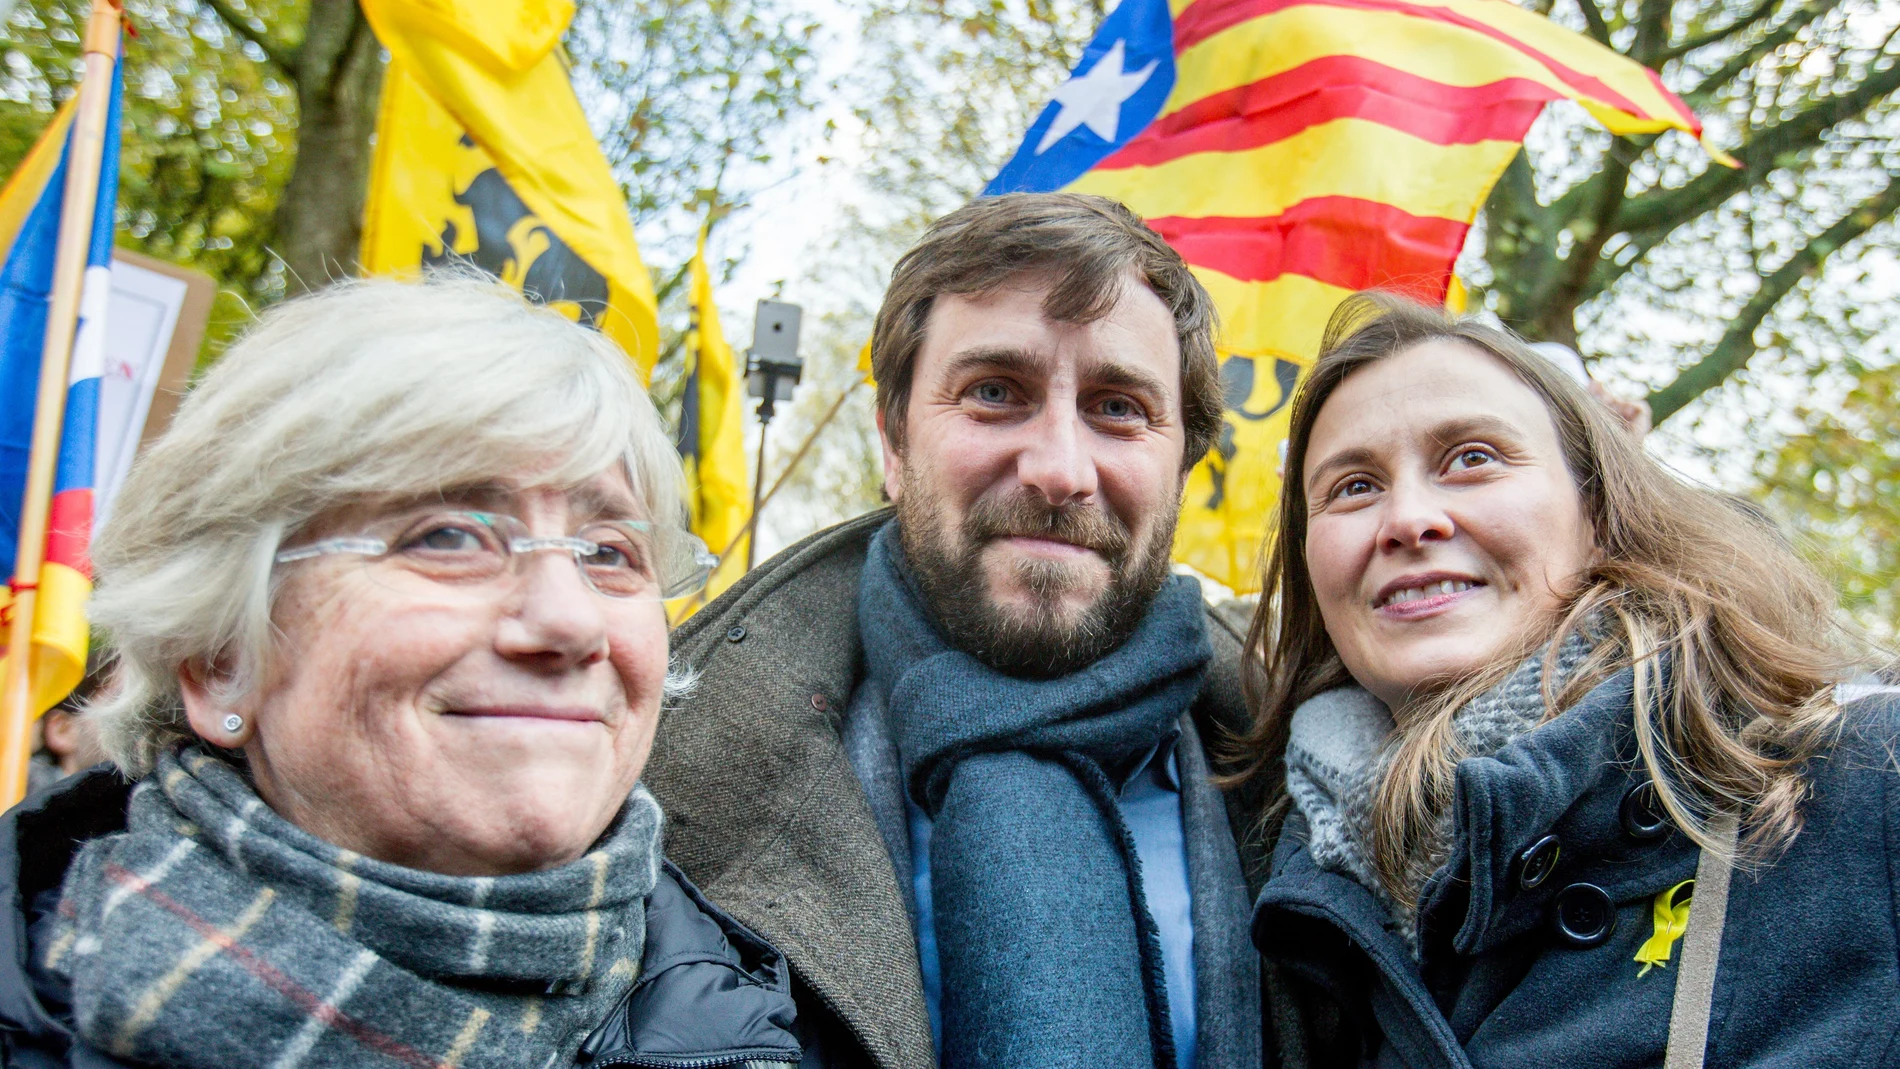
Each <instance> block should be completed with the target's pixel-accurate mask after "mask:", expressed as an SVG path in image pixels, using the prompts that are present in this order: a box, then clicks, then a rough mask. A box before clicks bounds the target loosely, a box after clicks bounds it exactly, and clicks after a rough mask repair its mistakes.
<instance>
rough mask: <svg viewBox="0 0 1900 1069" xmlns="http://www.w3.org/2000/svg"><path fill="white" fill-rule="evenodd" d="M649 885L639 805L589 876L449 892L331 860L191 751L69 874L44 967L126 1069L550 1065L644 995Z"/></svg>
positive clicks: (490, 883)
mask: <svg viewBox="0 0 1900 1069" xmlns="http://www.w3.org/2000/svg"><path fill="white" fill-rule="evenodd" d="M659 871H660V809H659V805H658V803H656V802H655V801H654V800H653V797H652V795H650V794H648V793H647V792H646V789H645V788H644V787H635V789H634V791H633V794H632V795H631V796H630V797H629V798H628V800H627V803H626V805H625V807H624V808H623V809H622V810H621V812H620V815H619V816H618V817H617V818H616V819H615V821H614V824H613V826H612V827H611V828H609V829H608V831H607V833H606V835H605V836H603V837H602V839H601V841H600V842H599V843H598V844H596V846H595V847H594V849H593V851H592V852H590V853H589V854H587V856H585V857H583V858H581V859H580V860H578V861H574V862H571V863H569V864H566V865H562V866H559V867H557V868H553V869H548V870H545V871H541V872H534V873H527V874H523V875H518V876H500V877H492V878H491V877H479V878H478V877H454V876H441V875H437V874H434V873H428V872H420V871H417V870H414V869H408V868H403V867H401V866H397V865H390V864H385V863H382V862H378V861H372V860H369V859H367V858H364V857H362V856H360V855H357V854H354V853H351V852H350V851H347V850H341V849H338V848H337V847H334V846H331V845H330V844H328V843H326V842H324V841H322V840H320V839H318V838H316V837H314V836H312V835H310V834H308V833H306V832H304V831H302V830H300V829H298V828H297V827H295V826H293V825H292V824H290V823H289V822H288V821H285V820H284V819H282V818H281V817H279V816H277V815H276V814H275V813H274V812H272V811H271V809H270V807H268V806H266V805H265V804H264V802H263V800H262V799H261V798H259V797H258V796H257V794H256V793H255V792H254V791H253V790H252V789H251V788H250V786H249V785H248V784H247V783H246V782H245V781H244V779H243V777H242V776H241V775H240V774H239V773H238V772H237V770H236V769H234V768H233V767H232V766H230V765H229V764H227V763H225V762H224V761H222V760H219V759H218V758H216V757H213V756H211V755H210V754H208V753H206V752H204V751H203V750H201V749H199V748H196V747H186V748H183V749H181V750H179V751H175V752H173V753H170V754H167V755H165V756H164V757H162V758H161V759H160V761H159V766H158V768H157V770H156V771H155V772H154V773H153V774H152V775H151V776H150V777H148V778H147V779H146V780H145V781H144V782H142V783H140V784H139V786H138V787H137V788H136V789H135V790H134V792H133V796H132V803H131V806H130V810H129V812H128V816H127V827H126V831H125V832H123V833H121V834H118V835H113V836H108V837H105V838H101V839H97V840H94V841H93V842H91V843H88V844H87V845H86V846H85V847H84V848H83V850H82V851H81V852H80V854H79V856H78V857H77V859H75V861H74V862H73V866H72V869H71V870H70V872H69V873H68V875H67V879H66V886H65V891H64V898H63V900H62V901H61V903H60V908H59V918H60V927H59V930H58V931H57V932H56V933H55V935H54V938H53V939H52V940H51V942H50V944H49V946H48V948H47V950H46V953H45V963H46V966H47V968H48V969H49V970H51V971H53V972H55V973H56V974H58V975H61V976H64V977H66V978H67V979H68V980H69V981H70V983H71V984H72V991H73V1014H74V1017H75V1019H76V1023H77V1027H78V1030H79V1033H80V1035H81V1036H82V1037H83V1038H84V1039H85V1040H86V1041H87V1042H88V1043H89V1044H91V1045H92V1046H94V1047H96V1048H99V1049H101V1050H104V1051H106V1052H108V1053H110V1054H112V1055H114V1056H117V1057H120V1058H124V1059H128V1060H132V1061H136V1062H141V1063H148V1064H158V1065H168V1066H199V1065H202V1066H220V1067H224V1066H232V1067H242V1066H270V1067H272V1069H294V1067H298V1066H312V1067H317V1066H320V1067H330V1066H334V1067H338V1069H341V1067H344V1066H418V1067H420V1066H440V1065H453V1066H461V1067H464V1069H480V1067H488V1066H492V1067H495V1069H503V1067H506V1069H541V1067H545V1066H552V1065H556V1064H565V1063H568V1062H571V1061H572V1060H573V1056H574V1051H575V1050H576V1048H578V1047H579V1046H580V1043H581V1040H582V1039H584V1038H585V1037H586V1035H587V1033H588V1032H589V1031H591V1030H592V1029H593V1028H594V1027H595V1025H597V1024H598V1023H599V1022H600V1020H601V1018H602V1017H604V1016H605V1015H606V1013H607V1011H608V1010H609V1009H610V1008H612V1006H613V1004H614V1002H615V1001H617V1000H618V999H619V998H620V996H621V995H622V994H624V993H625V992H626V990H627V989H628V988H629V987H630V986H631V985H632V982H633V980H634V977H635V974H636V973H637V972H638V970H639V963H640V956H641V951H642V949H643V947H644V944H645V936H646V927H645V918H646V914H645V901H646V897H647V896H648V895H649V894H650V893H652V891H653V888H654V885H655V883H656V882H657V881H658V879H659Z"/></svg>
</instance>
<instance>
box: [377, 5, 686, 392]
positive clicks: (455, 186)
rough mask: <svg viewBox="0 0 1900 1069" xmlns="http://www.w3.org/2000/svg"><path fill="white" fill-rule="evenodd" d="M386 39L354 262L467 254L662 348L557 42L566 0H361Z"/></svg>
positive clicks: (624, 342)
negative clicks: (385, 61)
mask: <svg viewBox="0 0 1900 1069" xmlns="http://www.w3.org/2000/svg"><path fill="white" fill-rule="evenodd" d="M362 7H363V13H364V14H365V15H367V16H368V17H369V20H370V25H371V26H373V27H374V28H375V30H376V36H377V37H378V38H379V39H380V40H381V41H382V43H383V47H385V48H387V49H388V50H389V57H390V58H389V66H388V68H387V69H386V70H385V71H384V74H383V97H382V104H381V110H380V111H379V112H378V115H377V119H376V153H375V156H374V157H373V159H372V160H371V165H370V183H369V195H368V199H367V201H366V202H365V206H364V210H363V247H362V257H363V268H364V270H365V271H367V272H368V273H370V274H376V275H380V274H394V275H403V274H412V273H415V272H417V271H419V270H421V269H422V268H424V267H428V266H431V265H435V264H444V263H450V262H454V261H458V260H460V261H465V262H468V263H472V264H474V265H475V266H477V267H480V268H482V269H483V270H485V271H487V272H489V273H490V274H493V275H495V276H496V277H497V278H500V279H501V280H502V281H504V282H506V283H508V284H509V285H511V286H514V287H515V288H517V289H520V290H523V291H525V292H528V293H530V294H533V295H534V296H535V297H537V298H539V299H541V300H543V301H546V302H547V303H548V304H549V305H551V306H553V307H555V308H559V309H561V310H562V311H564V312H565V313H567V314H568V315H569V316H571V317H573V318H575V319H577V320H579V321H580V322H583V323H586V324H588V325H590V326H593V327H595V328H597V329H599V330H600V331H601V333H603V334H606V335H607V336H608V337H610V338H612V339H614V340H615V341H617V342H619V343H620V347H621V348H622V349H625V350H626V351H627V354H628V355H629V356H631V357H632V358H633V360H634V363H635V364H636V365H637V366H638V367H639V368H640V373H641V375H642V376H643V377H644V376H645V375H647V374H649V373H650V372H651V371H652V369H653V362H654V360H655V359H657V357H658V355H659V327H658V314H657V310H656V307H655V305H654V299H653V280H652V278H651V277H649V276H648V274H647V269H646V265H645V264H644V263H642V262H641V260H640V249H639V246H638V245H637V244H636V243H635V242H634V237H633V219H632V217H631V216H630V215H629V214H628V212H627V202H626V198H625V197H624V196H623V195H622V194H621V191H620V185H619V183H618V182H616V181H615V180H614V177H613V173H612V171H611V169H610V168H609V167H608V165H607V158H606V156H605V155H603V154H602V153H601V151H600V145H599V143H598V142H596V141H595V140H594V135H593V132H592V130H590V129H589V127H588V125H587V116H586V115H585V114H583V113H582V111H581V105H580V101H579V100H578V99H576V98H575V96H574V88H573V86H572V85H571V84H570V83H569V81H568V77H567V69H566V68H565V67H564V66H563V65H562V61H561V57H560V55H559V54H558V48H559V44H560V40H561V33H562V32H563V31H564V30H566V29H567V24H568V22H569V20H570V19H572V18H573V16H574V6H573V4H572V3H571V2H569V0H458V2H456V3H452V4H450V3H437V2H432V0H363V4H362Z"/></svg>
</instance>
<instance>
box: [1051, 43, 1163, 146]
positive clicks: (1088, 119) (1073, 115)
mask: <svg viewBox="0 0 1900 1069" xmlns="http://www.w3.org/2000/svg"><path fill="white" fill-rule="evenodd" d="M1127 44H1128V42H1127V41H1126V40H1125V39H1124V40H1120V41H1116V42H1115V47H1113V48H1111V49H1109V50H1108V55H1106V56H1103V57H1102V59H1101V62H1099V63H1097V64H1096V65H1095V66H1093V67H1090V68H1089V72H1088V73H1087V74H1078V75H1076V76H1075V77H1073V78H1070V79H1069V80H1068V81H1066V82H1063V83H1062V85H1061V86H1059V87H1058V88H1057V89H1056V91H1055V101H1056V103H1058V104H1060V105H1062V110H1061V111H1058V112H1056V119H1055V121H1054V122H1052V123H1050V124H1049V130H1048V132H1047V133H1045V134H1043V135H1042V143H1041V144H1039V145H1037V146H1036V155H1038V156H1040V155H1042V154H1043V153H1045V152H1047V151H1049V146H1050V145H1053V144H1055V143H1056V142H1058V141H1060V140H1062V139H1063V138H1065V137H1067V136H1069V132H1070V131H1072V130H1074V129H1075V128H1076V127H1078V126H1087V127H1088V128H1089V129H1090V130H1093V131H1094V132H1095V133H1096V135H1097V136H1099V137H1100V138H1101V139H1102V140H1104V141H1107V142H1109V143H1110V144H1113V143H1114V141H1115V127H1116V126H1117V125H1119V124H1120V122H1121V115H1122V105H1123V104H1124V103H1126V102H1127V100H1128V98H1129V97H1131V96H1134V95H1135V94H1136V93H1138V92H1140V91H1141V87H1142V86H1144V85H1146V84H1148V77H1149V76H1150V75H1152V74H1154V72H1155V67H1156V66H1157V65H1158V64H1159V63H1160V60H1153V59H1151V60H1149V61H1148V65H1147V66H1146V67H1143V68H1142V69H1140V70H1139V71H1136V72H1135V73H1133V74H1124V73H1123V72H1122V60H1123V58H1124V57H1125V56H1126V54H1127V50H1126V48H1125V46H1126V45H1127Z"/></svg>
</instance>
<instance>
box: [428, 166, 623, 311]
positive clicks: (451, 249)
mask: <svg viewBox="0 0 1900 1069" xmlns="http://www.w3.org/2000/svg"><path fill="white" fill-rule="evenodd" d="M463 144H464V147H469V148H472V147H474V143H473V142H471V141H469V140H468V138H467V137H466V136H464V137H463ZM455 203H456V204H458V205H460V206H461V207H463V208H466V209H467V210H468V212H469V214H470V216H472V217H473V219H474V223H475V226H474V230H475V245H474V247H473V248H468V247H467V245H468V242H467V238H465V237H464V236H463V235H462V233H461V228H460V227H459V226H458V225H457V222H456V220H455V219H453V218H451V219H448V220H446V221H445V222H444V223H443V227H442V239H441V240H442V251H440V252H436V251H434V250H431V249H427V248H425V249H424V250H423V252H422V265H423V266H424V267H434V266H438V265H444V264H452V263H469V264H474V265H475V266H476V267H479V268H481V269H482V270H484V271H486V272H488V273H489V274H492V275H494V276H495V277H496V278H499V279H501V280H502V281H504V282H506V283H508V284H509V285H512V286H517V287H519V288H520V289H521V290H522V291H523V292H525V293H528V294H531V295H532V296H534V297H535V298H536V299H538V300H541V301H544V302H546V303H548V304H550V305H556V306H567V307H571V308H572V309H573V312H574V313H577V315H578V318H579V320H580V322H582V323H584V324H586V325H588V326H595V325H596V324H595V320H596V319H597V318H599V316H600V315H601V313H603V312H605V311H606V309H607V301H608V296H609V295H608V292H607V277H606V276H605V275H603V274H601V273H600V272H599V271H596V270H595V269H594V268H593V266H592V265H591V264H589V263H588V262H587V261H585V260H583V259H581V258H580V256H579V255H578V254H577V253H575V252H574V250H573V249H571V248H569V247H568V246H567V243H566V242H564V241H562V240H561V238H560V235H558V234H556V233H555V232H554V231H553V230H552V229H550V228H549V227H548V225H547V224H546V223H544V222H542V221H541V219H540V217H539V216H537V215H535V214H534V212H533V211H532V210H530V209H529V208H528V206H527V205H526V204H524V203H522V200H521V198H520V197H519V196H517V195H516V193H515V191H514V189H513V188H512V187H510V186H509V185H508V180H507V179H505V178H503V177H502V176H501V172H500V171H497V170H496V169H495V168H493V167H489V168H487V169H485V170H482V171H480V172H478V173H477V174H476V175H475V177H474V178H472V179H470V180H469V183H468V185H467V186H466V187H465V188H462V189H459V190H456V192H455Z"/></svg>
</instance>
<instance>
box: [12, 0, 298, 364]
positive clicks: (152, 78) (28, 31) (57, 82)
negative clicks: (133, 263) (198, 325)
mask: <svg viewBox="0 0 1900 1069" xmlns="http://www.w3.org/2000/svg"><path fill="white" fill-rule="evenodd" d="M277 7H278V9H279V10H278V11H277V12H275V14H277V15H278V16H279V17H281V18H283V19H285V20H286V21H289V22H291V23H293V24H295V23H296V22H297V21H298V20H299V19H300V17H301V14H300V5H295V4H290V3H284V4H280V5H277ZM87 10H88V5H87V4H84V3H80V2H77V0H25V2H22V3H21V4H20V5H19V6H18V7H16V8H15V9H14V11H13V14H12V17H11V18H10V19H9V20H8V22H7V24H6V27H5V36H4V38H0V52H3V54H4V59H5V80H4V83H0V85H3V88H0V169H3V170H4V171H5V172H6V173H9V174H10V173H11V172H12V170H13V168H14V167H15V166H16V165H17V164H18V162H19V160H20V158H21V157H23V156H24V155H25V153H26V151H27V149H28V148H29V147H31V144H32V142H33V140H34V139H36V138H37V137H38V136H39V132H40V130H41V128H43V127H44V125H45V124H46V122H47V121H48V120H49V119H50V118H51V116H52V113H53V110H54V108H55V107H56V106H57V104H58V103H59V102H60V101H62V100H64V99H65V98H66V97H68V96H70V95H71V94H72V92H73V91H74V88H75V86H76V78H77V73H78V69H79V67H78V50H79V35H80V32H81V31H82V30H83V29H84V25H85V18H86V12H87ZM126 10H127V15H128V17H129V19H130V21H131V23H132V25H133V26H134V27H135V28H136V29H137V32H138V36H137V37H128V38H127V39H126V47H125V53H126V55H125V86H126V90H125V123H126V133H125V138H124V141H123V142H122V144H123V158H122V163H121V174H120V189H119V238H118V240H119V243H120V244H121V245H123V246H125V247H127V248H131V249H136V250H138V251H140V252H144V253H148V254H150V255H153V256H157V257H159V258H161V259H165V260H169V261H172V262H174V263H179V264H185V265H188V266H191V267H195V268H197V269H198V270H201V271H204V272H206V273H208V274H210V275H211V276H212V277H213V278H215V279H216V280H217V281H218V283H219V290H220V294H219V301H218V305H217V307H216V308H215V309H214V311H213V330H212V334H213V339H212V340H213V341H214V342H216V341H218V340H220V339H221V338H222V337H225V336H228V335H229V334H230V333H231V332H232V331H234V330H235V329H236V328H237V327H238V326H239V325H241V324H242V322H243V321H244V320H245V319H246V318H248V307H249V306H251V305H253V304H256V303H258V302H263V301H268V300H271V299H274V298H275V297H276V296H278V295H280V294H281V292H282V287H283V280H282V276H281V273H279V272H277V271H275V270H273V265H272V262H271V258H270V253H269V250H268V248H267V242H268V241H269V235H270V219H271V213H272V211H273V210H274V209H275V207H276V202H277V196H278V194H279V192H280V190H281V189H282V186H283V182H284V179H285V177H286V176H287V174H288V172H289V165H290V160H291V158H292V152H293V149H294V144H295V136H296V135H295V124H296V94H295V91H294V90H293V89H292V87H290V86H289V85H287V84H285V83H284V82H282V81H281V80H279V79H278V78H276V77H274V76H273V72H272V71H270V69H269V68H267V67H266V66H264V65H263V64H262V63H261V62H260V60H261V59H262V56H261V54H258V53H256V50H255V48H254V46H245V45H242V44H241V43H240V42H239V41H238V40H237V39H236V38H235V37H234V36H233V35H232V34H231V33H230V32H229V31H228V30H227V29H226V28H225V27H224V25H223V23H221V22H220V21H219V20H218V19H217V17H216V16H215V15H213V14H212V13H210V12H209V11H208V10H206V9H204V8H202V7H200V6H198V5H196V4H193V3H180V4H168V3H161V2H155V0H130V2H128V3H127V5H126Z"/></svg>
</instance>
